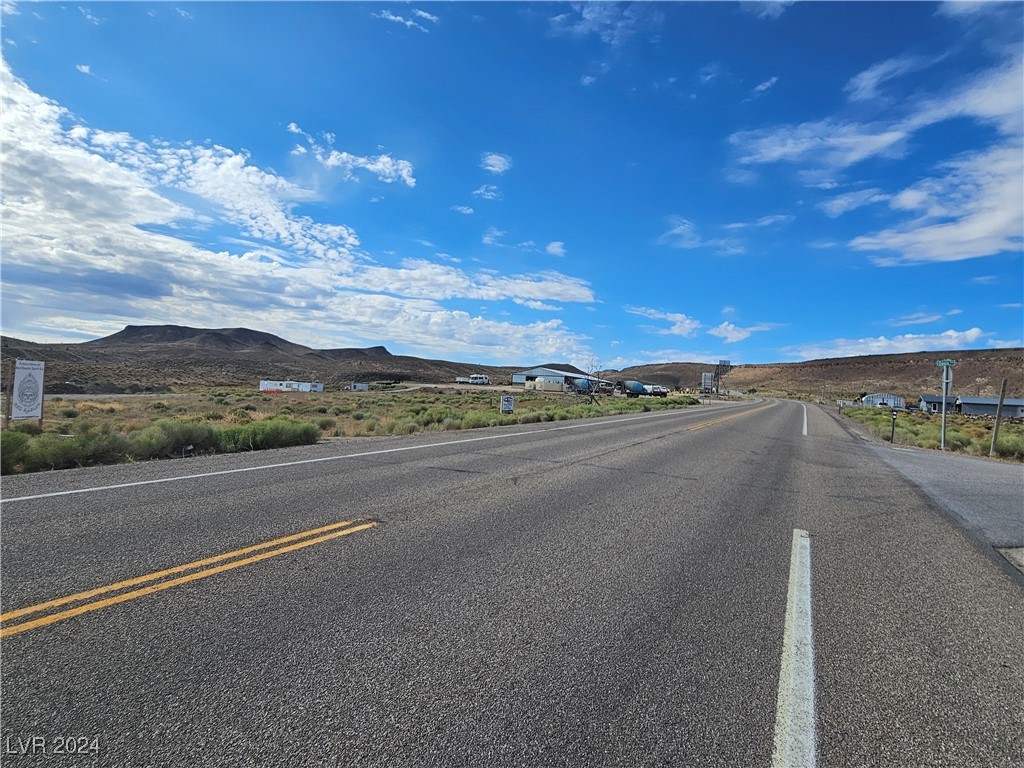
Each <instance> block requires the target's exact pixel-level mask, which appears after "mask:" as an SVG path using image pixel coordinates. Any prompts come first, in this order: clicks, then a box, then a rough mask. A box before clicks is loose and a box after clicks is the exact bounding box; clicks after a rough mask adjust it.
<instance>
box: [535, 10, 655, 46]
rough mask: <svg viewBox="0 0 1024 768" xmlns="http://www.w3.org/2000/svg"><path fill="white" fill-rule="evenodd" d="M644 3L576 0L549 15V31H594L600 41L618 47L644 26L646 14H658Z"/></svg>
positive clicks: (581, 34) (579, 34)
mask: <svg viewBox="0 0 1024 768" xmlns="http://www.w3.org/2000/svg"><path fill="white" fill-rule="evenodd" d="M644 5H645V4H627V5H623V6H620V5H618V4H616V3H579V4H573V5H572V6H571V9H570V10H569V11H568V12H566V13H562V14H559V15H558V16H554V17H552V18H551V20H550V23H551V31H552V32H553V33H555V34H568V35H572V36H574V37H586V36H587V35H597V36H598V37H599V38H600V39H601V41H602V42H604V43H607V44H608V45H610V46H612V47H618V46H621V45H623V44H624V43H625V42H626V41H628V40H629V39H630V38H631V37H632V36H633V35H634V34H635V33H636V32H637V31H638V30H639V29H641V28H643V27H644V26H645V25H646V24H647V22H648V17H650V18H651V19H657V18H659V16H658V14H657V13H656V12H652V9H650V8H646V7H644Z"/></svg>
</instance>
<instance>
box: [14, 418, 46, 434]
mask: <svg viewBox="0 0 1024 768" xmlns="http://www.w3.org/2000/svg"><path fill="white" fill-rule="evenodd" d="M11 431H12V432H21V433H22V434H23V435H41V434H42V433H43V428H42V427H40V426H39V422H37V421H18V422H16V423H14V424H12V425H11Z"/></svg>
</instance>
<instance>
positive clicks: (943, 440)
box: [939, 367, 949, 451]
mask: <svg viewBox="0 0 1024 768" xmlns="http://www.w3.org/2000/svg"><path fill="white" fill-rule="evenodd" d="M948 370H949V368H948V367H945V368H943V369H942V437H941V438H940V440H939V449H940V450H943V451H944V450H946V390H948V389H949V382H948V381H947V380H946V372H947V371H948Z"/></svg>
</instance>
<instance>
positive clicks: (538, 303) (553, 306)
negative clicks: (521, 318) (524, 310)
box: [512, 298, 562, 312]
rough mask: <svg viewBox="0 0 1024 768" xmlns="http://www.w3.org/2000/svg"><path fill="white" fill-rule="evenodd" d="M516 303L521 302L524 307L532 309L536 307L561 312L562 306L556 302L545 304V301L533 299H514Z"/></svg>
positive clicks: (542, 310) (541, 309) (544, 310)
mask: <svg viewBox="0 0 1024 768" xmlns="http://www.w3.org/2000/svg"><path fill="white" fill-rule="evenodd" d="M512 301H514V302H515V303H516V304H521V305H522V306H524V307H528V308H530V309H536V310H538V311H541V312H561V311H562V308H561V307H559V306H557V305H556V304H545V303H544V302H543V301H534V300H532V299H518V298H517V299H512Z"/></svg>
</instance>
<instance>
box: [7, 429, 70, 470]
mask: <svg viewBox="0 0 1024 768" xmlns="http://www.w3.org/2000/svg"><path fill="white" fill-rule="evenodd" d="M85 461H86V458H85V451H84V450H83V448H82V439H81V438H78V437H61V436H60V435H55V434H53V433H52V432H44V433H43V434H41V435H39V436H38V437H33V438H30V440H29V442H28V443H26V444H25V446H24V447H23V448H22V450H21V452H20V456H19V463H20V464H21V466H22V468H23V469H24V470H25V471H26V472H38V471H39V470H43V469H70V468H71V467H79V466H82V465H83V464H84V463H85Z"/></svg>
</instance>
